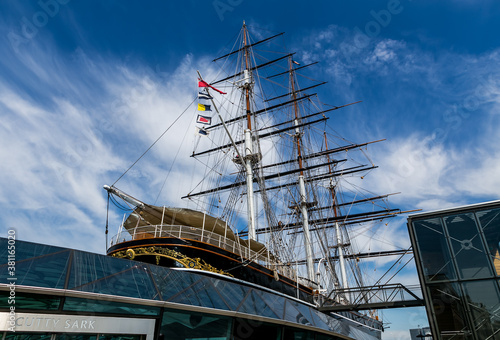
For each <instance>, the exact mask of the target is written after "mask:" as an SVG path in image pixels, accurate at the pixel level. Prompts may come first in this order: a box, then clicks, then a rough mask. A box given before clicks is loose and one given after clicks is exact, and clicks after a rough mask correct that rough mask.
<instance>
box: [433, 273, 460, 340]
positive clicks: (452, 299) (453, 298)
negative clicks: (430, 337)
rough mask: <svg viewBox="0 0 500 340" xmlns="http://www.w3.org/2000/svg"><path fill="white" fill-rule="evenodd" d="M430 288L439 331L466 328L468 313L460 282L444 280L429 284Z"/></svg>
mask: <svg viewBox="0 0 500 340" xmlns="http://www.w3.org/2000/svg"><path fill="white" fill-rule="evenodd" d="M428 289H429V293H430V296H431V300H432V308H433V309H434V315H435V316H436V321H437V325H438V328H439V332H440V333H443V332H447V331H452V332H453V331H456V330H466V329H467V326H466V325H467V320H466V318H465V315H466V314H465V310H464V307H463V300H462V293H461V291H460V287H459V286H458V284H456V283H446V282H443V283H437V284H432V285H429V286H428Z"/></svg>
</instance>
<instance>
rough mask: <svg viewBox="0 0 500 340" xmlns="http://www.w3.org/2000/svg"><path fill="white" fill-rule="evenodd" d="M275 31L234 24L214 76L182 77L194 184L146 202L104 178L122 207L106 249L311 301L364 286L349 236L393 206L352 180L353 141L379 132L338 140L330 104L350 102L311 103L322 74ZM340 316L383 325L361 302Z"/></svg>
mask: <svg viewBox="0 0 500 340" xmlns="http://www.w3.org/2000/svg"><path fill="white" fill-rule="evenodd" d="M282 35H283V34H282V33H281V34H275V35H272V36H269V37H262V38H261V39H256V38H255V37H254V35H253V34H251V33H250V31H249V29H248V27H247V26H246V25H245V24H243V27H242V29H241V31H240V33H239V36H238V38H237V40H236V42H235V44H234V45H233V47H232V48H231V49H229V50H227V51H225V53H223V55H222V56H220V57H218V58H216V59H214V63H215V65H216V70H217V72H216V74H214V72H211V74H210V75H209V76H207V75H205V74H203V72H202V71H199V72H198V74H196V75H193V80H194V78H195V77H196V78H197V80H196V81H197V82H198V87H197V91H196V92H197V93H193V98H194V100H193V102H192V103H191V104H190V105H189V106H188V108H187V109H186V111H185V112H188V113H192V114H193V115H194V116H195V119H196V137H195V138H196V140H195V142H194V143H193V145H194V150H193V151H192V154H191V157H192V162H193V166H195V167H196V168H197V170H198V172H199V178H197V179H196V181H198V179H199V182H197V183H196V184H195V185H194V187H192V188H186V192H185V195H184V196H183V197H182V198H183V199H184V200H185V201H186V204H185V206H183V207H170V206H160V205H153V204H148V203H146V202H143V201H141V200H140V199H138V198H136V197H134V196H132V195H130V194H129V193H125V192H123V191H122V190H120V189H119V188H118V187H117V186H116V185H115V184H116V183H115V184H113V185H110V186H105V189H106V190H107V191H108V197H109V198H110V199H111V201H113V202H118V201H117V200H116V198H119V199H120V202H119V203H118V204H121V205H123V204H127V205H128V207H129V208H130V209H132V212H131V213H130V214H128V216H124V219H123V222H122V224H121V225H120V227H119V230H118V233H117V234H116V235H114V236H112V237H111V238H110V239H109V242H108V249H107V254H108V255H109V256H112V257H116V258H126V259H130V260H135V261H141V262H146V263H150V264H154V265H159V266H164V267H169V268H173V269H176V270H180V271H192V272H198V273H202V274H203V275H207V276H212V277H216V278H217V279H223V280H228V281H236V282H239V283H241V284H245V285H248V286H252V287H258V288H260V289H263V290H266V291H270V292H274V293H276V294H280V295H284V296H287V297H289V298H293V299H298V300H300V301H302V302H304V303H307V304H309V305H311V306H321V305H323V304H324V303H325V302H328V304H329V305H333V306H343V305H349V303H350V302H352V300H353V299H354V297H353V296H351V293H349V289H353V288H355V287H363V286H365V282H364V281H363V280H364V279H363V275H362V274H363V263H362V258H361V256H359V255H357V254H360V251H359V250H356V249H355V244H356V237H354V236H353V235H355V236H359V235H361V234H362V233H363V232H364V231H366V230H368V229H369V228H372V227H373V224H375V223H379V224H380V223H385V219H387V218H391V217H394V216H395V215H397V214H398V213H400V210H398V209H393V208H390V207H389V205H388V203H387V198H388V196H389V195H388V194H387V195H376V194H371V193H369V192H368V191H363V190H362V189H361V181H362V180H363V179H364V177H365V176H366V175H367V174H368V173H369V172H370V171H372V170H374V169H375V168H376V166H375V165H374V164H373V163H372V161H371V160H370V158H369V157H368V156H367V155H366V153H365V150H366V148H367V146H368V145H370V144H372V143H375V142H379V141H366V142H363V143H353V142H349V141H347V140H346V139H344V138H342V137H341V136H340V135H339V134H338V133H337V132H336V131H335V130H334V129H333V128H332V126H334V123H332V122H331V120H333V119H332V118H333V116H334V115H335V114H337V113H338V112H339V111H338V110H340V109H344V108H345V109H346V110H350V109H352V107H351V105H353V104H357V103H358V102H355V103H342V104H338V105H330V104H326V103H323V102H322V101H320V99H319V98H318V96H317V94H316V93H315V92H314V91H315V90H316V89H317V88H318V87H319V86H321V85H324V84H325V82H322V81H317V80H315V79H313V78H311V77H310V76H308V72H309V71H310V67H311V66H313V65H315V64H316V62H314V63H303V62H302V61H301V60H297V59H298V58H297V57H296V54H295V53H292V52H288V51H284V49H283V43H282V39H283V37H282ZM258 36H259V37H261V35H258ZM193 92H194V91H193ZM348 107H349V108H348ZM166 188H167V190H168V182H167V183H166ZM339 292H340V293H339ZM343 317H347V318H351V319H356V320H363V324H364V325H369V327H372V328H374V329H378V330H381V329H382V328H383V324H382V322H381V321H380V320H379V319H378V317H377V315H376V313H375V312H373V311H372V312H369V313H366V314H362V313H359V312H355V311H347V312H345V313H344V314H343Z"/></svg>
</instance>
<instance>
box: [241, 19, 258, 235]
mask: <svg viewBox="0 0 500 340" xmlns="http://www.w3.org/2000/svg"><path fill="white" fill-rule="evenodd" d="M247 35H248V32H247V28H246V25H245V22H243V44H244V45H243V47H244V59H245V68H244V70H243V79H242V80H243V81H242V82H241V84H242V85H241V86H242V88H243V90H244V91H245V105H246V119H247V128H246V129H245V156H244V157H245V159H244V164H245V171H246V187H247V215H248V238H249V239H251V240H257V235H256V233H255V230H256V227H255V198H254V190H253V181H254V178H253V164H254V162H255V161H256V159H255V155H254V152H253V142H252V111H251V110H250V92H251V91H252V88H253V79H252V71H251V70H250V66H249V65H250V61H249V57H250V56H249V51H248V48H249V47H248V41H247Z"/></svg>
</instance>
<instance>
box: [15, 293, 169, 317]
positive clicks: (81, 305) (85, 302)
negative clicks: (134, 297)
mask: <svg viewBox="0 0 500 340" xmlns="http://www.w3.org/2000/svg"><path fill="white" fill-rule="evenodd" d="M16 302H17V301H16ZM63 310H67V311H78V312H94V313H111V314H131V315H136V314H137V315H160V308H159V307H151V306H141V305H134V304H130V303H121V302H112V301H104V300H91V299H81V298H73V297H67V298H66V300H65V301H64V307H63Z"/></svg>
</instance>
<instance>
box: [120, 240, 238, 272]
mask: <svg viewBox="0 0 500 340" xmlns="http://www.w3.org/2000/svg"><path fill="white" fill-rule="evenodd" d="M147 255H149V256H155V257H156V264H159V263H160V257H167V258H170V259H172V260H175V261H177V262H179V263H180V264H182V265H183V266H184V267H185V268H190V269H200V270H205V271H209V272H212V273H217V274H222V275H227V276H231V277H234V276H233V275H231V274H229V273H227V272H225V271H223V270H221V269H217V268H215V267H214V266H212V265H210V264H208V263H207V262H205V261H204V260H202V259H200V258H199V257H196V258H191V257H188V256H186V255H184V254H182V253H180V252H178V251H175V250H173V249H168V248H164V247H154V246H150V247H140V248H134V249H131V248H129V249H127V250H126V251H125V250H121V251H118V252H116V253H113V254H111V256H113V257H118V258H128V259H130V260H133V259H134V258H136V257H137V256H147Z"/></svg>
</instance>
